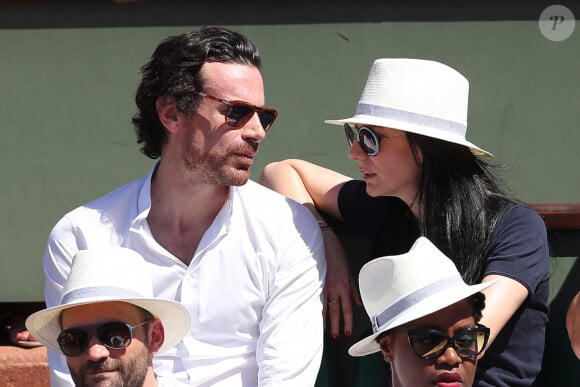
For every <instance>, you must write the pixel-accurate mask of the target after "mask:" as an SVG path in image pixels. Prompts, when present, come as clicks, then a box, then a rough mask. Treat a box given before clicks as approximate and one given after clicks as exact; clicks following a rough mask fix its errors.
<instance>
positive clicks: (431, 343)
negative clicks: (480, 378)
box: [394, 324, 489, 360]
mask: <svg viewBox="0 0 580 387" xmlns="http://www.w3.org/2000/svg"><path fill="white" fill-rule="evenodd" d="M394 330H395V331H396V332H399V333H402V334H404V335H406V336H408V337H409V344H411V348H413V352H415V354H416V355H417V356H418V357H420V358H422V359H426V360H435V359H437V358H438V357H439V356H441V355H443V353H444V352H445V350H446V349H447V348H448V347H453V349H455V352H457V354H458V355H459V357H461V358H462V359H472V360H473V359H475V358H476V357H477V355H479V354H480V353H481V352H482V351H483V349H484V348H485V345H486V344H487V340H488V338H489V328H488V327H486V326H485V325H481V324H480V325H476V326H475V327H469V328H464V329H461V330H459V331H458V332H457V333H456V334H455V335H453V336H451V337H449V336H447V335H446V334H445V333H443V332H441V331H438V330H435V329H409V330H407V329H405V328H395V329H394Z"/></svg>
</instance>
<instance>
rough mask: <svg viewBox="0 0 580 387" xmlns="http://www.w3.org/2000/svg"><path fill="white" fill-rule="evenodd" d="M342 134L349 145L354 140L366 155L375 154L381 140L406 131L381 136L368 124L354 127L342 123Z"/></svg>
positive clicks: (378, 149)
mask: <svg viewBox="0 0 580 387" xmlns="http://www.w3.org/2000/svg"><path fill="white" fill-rule="evenodd" d="M344 134H346V141H348V146H349V147H352V144H354V142H355V141H356V142H358V144H359V145H360V147H361V148H362V150H363V151H365V153H366V154H367V155H369V156H376V155H378V154H379V152H380V150H381V147H380V143H381V141H382V140H385V139H388V138H395V137H400V136H404V135H405V134H406V133H401V134H396V135H394V136H381V135H378V134H377V133H376V132H375V131H374V130H372V129H371V128H369V127H368V126H361V127H360V128H356V127H354V126H352V125H350V124H344Z"/></svg>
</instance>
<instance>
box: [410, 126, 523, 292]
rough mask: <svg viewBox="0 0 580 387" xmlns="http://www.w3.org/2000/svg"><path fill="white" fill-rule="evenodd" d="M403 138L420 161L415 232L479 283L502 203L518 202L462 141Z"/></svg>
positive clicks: (468, 279)
mask: <svg viewBox="0 0 580 387" xmlns="http://www.w3.org/2000/svg"><path fill="white" fill-rule="evenodd" d="M407 137H408V139H409V143H410V145H411V149H412V150H413V154H414V156H415V159H416V160H417V162H419V163H421V165H422V174H421V180H420V187H421V189H420V190H419V194H418V197H417V199H416V200H417V202H418V203H419V214H420V215H419V220H418V221H419V232H420V234H421V235H423V236H426V237H427V238H429V239H430V240H431V241H432V242H433V243H434V244H435V245H436V246H437V247H438V248H439V249H440V250H441V251H442V252H443V253H445V254H446V255H447V256H448V257H450V258H451V259H452V260H453V261H454V262H455V265H456V266H457V269H458V270H459V272H460V273H461V274H462V276H463V279H464V280H465V281H466V282H467V283H470V284H473V283H479V282H480V281H481V277H482V274H483V268H484V266H485V252H486V250H487V247H488V244H489V241H490V238H491V235H492V234H493V232H494V230H495V228H496V226H497V223H498V221H499V219H500V218H501V215H502V214H503V211H504V209H505V207H506V205H507V204H509V203H516V202H517V201H516V199H515V198H513V197H512V195H511V194H509V193H508V192H507V191H506V190H505V188H504V187H503V186H502V184H501V180H500V179H499V177H498V176H497V174H496V170H497V168H498V166H497V165H495V164H493V163H492V162H491V161H490V160H488V159H485V158H483V157H476V156H474V155H473V154H472V153H471V151H470V150H469V148H467V147H465V146H462V145H458V144H454V143H450V142H447V141H442V140H438V139H435V138H431V137H426V136H422V135H419V134H414V133H407Z"/></svg>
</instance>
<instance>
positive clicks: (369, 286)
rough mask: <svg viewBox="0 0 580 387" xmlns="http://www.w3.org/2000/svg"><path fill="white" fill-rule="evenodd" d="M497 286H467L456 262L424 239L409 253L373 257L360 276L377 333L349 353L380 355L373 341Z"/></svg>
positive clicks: (375, 342)
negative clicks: (376, 353) (388, 332)
mask: <svg viewBox="0 0 580 387" xmlns="http://www.w3.org/2000/svg"><path fill="white" fill-rule="evenodd" d="M495 282H496V281H489V282H485V283H482V284H478V285H471V286H470V285H467V284H466V283H465V282H463V279H462V278H461V275H460V274H459V272H458V271H457V268H456V267H455V264H454V263H453V261H451V259H449V258H448V257H447V256H445V255H444V254H443V253H442V252H441V251H439V249H437V247H435V245H433V243H431V241H429V239H427V238H425V237H420V238H419V239H417V240H416V241H415V243H414V244H413V246H412V247H411V249H410V250H409V252H407V253H405V254H401V255H394V256H387V257H380V258H376V259H373V260H372V261H370V262H368V263H367V264H365V265H364V266H363V267H362V269H361V271H360V274H359V287H360V293H361V297H362V301H363V304H364V307H365V310H366V312H367V314H368V315H369V318H370V319H371V323H372V328H373V334H372V335H370V336H368V337H366V338H364V339H362V340H361V341H359V342H357V343H356V344H354V345H353V346H351V347H350V349H349V350H348V353H349V354H350V355H351V356H365V355H369V354H371V353H375V352H378V351H380V349H381V348H380V346H379V344H378V343H377V341H376V340H375V339H376V337H377V336H378V335H380V334H381V333H383V332H386V331H389V330H391V329H393V328H396V327H399V326H401V325H403V324H406V323H408V322H411V321H414V320H417V319H419V318H421V317H425V316H427V315H429V314H431V313H434V312H437V311H439V310H441V309H444V308H446V307H448V306H450V305H453V304H455V303H456V302H459V301H461V300H463V299H465V298H467V297H469V296H471V295H472V294H475V293H477V292H480V291H482V290H483V289H486V288H487V287H489V286H491V285H492V284H494V283H495Z"/></svg>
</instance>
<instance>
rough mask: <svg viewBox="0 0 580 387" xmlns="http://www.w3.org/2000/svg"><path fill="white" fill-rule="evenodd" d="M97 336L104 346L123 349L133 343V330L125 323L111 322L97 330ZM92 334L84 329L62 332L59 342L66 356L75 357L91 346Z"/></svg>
mask: <svg viewBox="0 0 580 387" xmlns="http://www.w3.org/2000/svg"><path fill="white" fill-rule="evenodd" d="M96 336H97V338H98V339H99V341H100V342H101V344H103V345H104V346H106V347H108V348H111V349H122V348H126V347H127V346H129V344H130V343H131V329H130V328H129V327H128V326H127V325H126V324H124V323H119V322H110V323H106V324H103V325H101V326H99V327H98V328H97V331H96ZM90 337H91V334H90V333H89V331H88V330H86V329H83V328H71V329H66V330H64V331H62V332H61V334H60V335H59V336H58V338H57V341H58V345H59V346H60V349H61V350H62V352H63V353H64V354H65V355H66V356H70V357H75V356H79V355H80V354H82V353H83V351H85V350H86V349H87V347H88V346H89V341H90Z"/></svg>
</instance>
